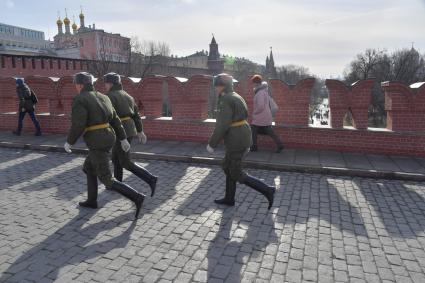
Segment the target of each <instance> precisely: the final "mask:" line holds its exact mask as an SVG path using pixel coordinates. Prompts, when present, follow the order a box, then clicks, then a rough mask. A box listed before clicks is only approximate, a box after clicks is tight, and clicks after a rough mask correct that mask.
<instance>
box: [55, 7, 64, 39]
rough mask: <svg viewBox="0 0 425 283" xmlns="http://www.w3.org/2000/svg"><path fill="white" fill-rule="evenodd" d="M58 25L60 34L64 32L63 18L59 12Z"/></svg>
mask: <svg viewBox="0 0 425 283" xmlns="http://www.w3.org/2000/svg"><path fill="white" fill-rule="evenodd" d="M56 25H57V26H58V35H62V34H63V22H62V20H61V16H60V14H59V12H58V20H57V21H56Z"/></svg>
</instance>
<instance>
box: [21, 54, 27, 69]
mask: <svg viewBox="0 0 425 283" xmlns="http://www.w3.org/2000/svg"><path fill="white" fill-rule="evenodd" d="M21 61H22V68H24V69H25V68H26V67H27V60H26V59H25V57H21Z"/></svg>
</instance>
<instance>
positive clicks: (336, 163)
mask: <svg viewBox="0 0 425 283" xmlns="http://www.w3.org/2000/svg"><path fill="white" fill-rule="evenodd" d="M319 158H320V164H321V165H322V166H325V167H339V168H345V167H346V166H347V165H346V163H345V160H344V156H343V155H342V153H341V152H337V151H327V150H321V151H320V152H319Z"/></svg>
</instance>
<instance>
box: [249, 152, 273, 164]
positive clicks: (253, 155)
mask: <svg viewBox="0 0 425 283" xmlns="http://www.w3.org/2000/svg"><path fill="white" fill-rule="evenodd" d="M273 154H274V153H272V152H270V151H255V152H249V153H248V154H247V155H246V158H245V159H246V160H248V161H259V162H269V160H270V158H271V156H272V155H273Z"/></svg>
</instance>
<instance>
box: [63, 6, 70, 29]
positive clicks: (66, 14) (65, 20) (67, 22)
mask: <svg viewBox="0 0 425 283" xmlns="http://www.w3.org/2000/svg"><path fill="white" fill-rule="evenodd" d="M63 23H64V24H65V34H71V26H70V24H71V21H70V20H69V19H68V12H67V11H66V9H65V18H64V19H63Z"/></svg>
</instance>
